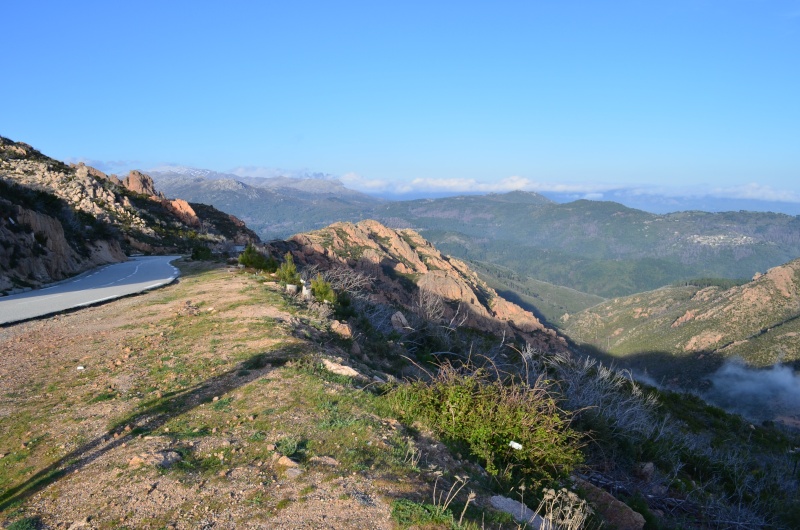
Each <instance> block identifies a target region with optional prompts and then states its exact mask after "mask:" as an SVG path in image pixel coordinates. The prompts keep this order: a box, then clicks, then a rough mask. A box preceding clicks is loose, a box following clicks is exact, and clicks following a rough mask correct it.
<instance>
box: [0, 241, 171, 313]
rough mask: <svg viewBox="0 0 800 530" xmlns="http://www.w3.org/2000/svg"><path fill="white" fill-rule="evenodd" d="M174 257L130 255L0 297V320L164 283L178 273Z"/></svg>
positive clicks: (75, 305)
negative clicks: (68, 276)
mask: <svg viewBox="0 0 800 530" xmlns="http://www.w3.org/2000/svg"><path fill="white" fill-rule="evenodd" d="M178 258H180V256H152V257H139V258H132V259H131V260H130V261H126V262H125V263H116V264H113V265H106V266H104V267H100V268H98V269H95V270H92V271H89V272H86V273H84V274H81V275H80V276H77V277H75V278H73V279H71V280H67V281H66V282H61V283H58V284H55V285H52V286H50V287H44V288H42V289H37V290H35V291H28V292H26V293H22V294H16V295H13V296H4V297H0V324H7V323H9V322H17V321H19V320H27V319H29V318H35V317H40V316H44V315H49V314H51V313H58V312H59V311H64V310H65V309H72V308H75V307H82V306H87V305H91V304H96V303H98V302H104V301H106V300H112V299H114V298H120V297H122V296H126V295H129V294H134V293H138V292H141V291H146V290H148V289H152V288H154V287H160V286H162V285H166V284H168V283H171V282H172V281H173V280H175V278H177V277H178V274H179V272H178V269H176V268H175V267H173V266H172V265H171V264H170V262H171V261H173V260H176V259H178Z"/></svg>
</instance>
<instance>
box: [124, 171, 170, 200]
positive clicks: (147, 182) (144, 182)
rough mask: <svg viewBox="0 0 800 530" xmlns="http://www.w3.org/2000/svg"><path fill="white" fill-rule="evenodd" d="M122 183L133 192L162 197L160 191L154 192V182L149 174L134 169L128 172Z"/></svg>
mask: <svg viewBox="0 0 800 530" xmlns="http://www.w3.org/2000/svg"><path fill="white" fill-rule="evenodd" d="M122 185H123V186H125V187H126V188H128V189H129V190H130V191H132V192H134V193H140V194H142V195H147V196H148V197H158V198H161V199H163V198H164V196H163V195H162V194H161V193H158V192H156V187H155V184H154V183H153V179H152V178H151V177H150V175H146V174H144V173H142V172H141V171H136V170H135V169H134V170H132V171H131V172H130V173H128V176H127V177H125V179H124V180H123V181H122Z"/></svg>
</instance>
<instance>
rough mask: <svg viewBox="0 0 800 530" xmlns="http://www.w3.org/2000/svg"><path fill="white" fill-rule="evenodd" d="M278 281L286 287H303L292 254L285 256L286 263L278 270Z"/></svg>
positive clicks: (288, 253)
mask: <svg viewBox="0 0 800 530" xmlns="http://www.w3.org/2000/svg"><path fill="white" fill-rule="evenodd" d="M278 280H280V282H281V283H282V284H285V285H297V286H300V285H301V280H300V273H298V272H297V266H296V265H295V264H294V258H293V257H292V253H291V252H287V253H286V256H284V262H283V263H281V266H280V268H279V269H278Z"/></svg>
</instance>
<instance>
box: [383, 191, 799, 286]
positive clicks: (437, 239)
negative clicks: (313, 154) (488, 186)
mask: <svg viewBox="0 0 800 530" xmlns="http://www.w3.org/2000/svg"><path fill="white" fill-rule="evenodd" d="M523 199H524V200H523ZM374 215H375V218H376V219H378V220H383V221H385V222H386V223H387V224H389V225H390V226H397V225H398V224H400V223H403V226H407V227H414V228H416V229H418V230H421V231H422V233H423V235H424V236H425V237H426V238H427V239H429V240H430V241H431V242H432V243H433V244H434V245H436V246H437V248H439V249H440V250H441V251H442V252H445V253H447V254H450V255H453V256H457V257H459V258H461V259H468V260H474V261H481V262H488V263H493V264H495V265H500V266H504V267H507V268H509V269H511V270H513V271H514V272H515V273H516V274H518V275H520V276H523V277H531V278H535V279H538V280H543V281H546V282H549V283H553V284H557V285H562V286H566V287H570V288H573V289H576V290H578V291H582V292H585V293H590V294H593V295H599V296H603V297H613V296H623V295H628V294H633V293H636V292H641V291H646V290H651V289H654V288H657V287H661V286H664V285H668V284H670V283H673V282H675V281H679V280H686V279H689V278H699V277H716V278H750V277H752V276H753V274H755V273H756V272H758V271H764V270H766V269H768V268H770V267H774V266H776V265H780V264H781V263H786V262H787V261H790V260H792V259H794V258H796V257H798V256H800V219H798V218H797V217H792V216H789V215H783V214H773V213H758V212H725V213H706V212H680V213H673V214H667V215H656V214H650V213H647V212H644V211H641V210H634V209H631V208H626V207H625V206H622V205H621V204H617V203H612V202H599V201H587V200H579V201H575V202H571V203H566V204H557V203H553V202H551V201H546V200H539V201H532V200H529V199H527V197H526V196H525V194H521V193H519V192H518V193H515V194H505V195H486V196H468V197H451V198H444V199H432V200H418V201H405V202H394V203H390V204H387V205H383V206H380V207H379V208H377V209H376V210H375V213H374Z"/></svg>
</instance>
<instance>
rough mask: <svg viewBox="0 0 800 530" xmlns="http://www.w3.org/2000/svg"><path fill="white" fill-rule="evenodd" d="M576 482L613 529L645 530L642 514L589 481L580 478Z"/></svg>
mask: <svg viewBox="0 0 800 530" xmlns="http://www.w3.org/2000/svg"><path fill="white" fill-rule="evenodd" d="M575 481H576V485H577V486H578V487H579V488H580V489H581V490H583V492H584V495H585V497H586V499H587V500H588V501H589V502H590V503H591V505H592V506H593V507H594V509H595V510H596V511H597V512H598V513H599V514H600V515H601V516H602V518H603V519H604V520H605V521H606V522H607V523H608V524H609V525H611V527H612V528H617V529H618V530H642V528H644V523H645V519H644V516H643V515H642V514H640V513H639V512H635V511H633V510H632V509H631V508H630V506H628V505H627V504H625V503H624V502H622V501H620V500H619V499H617V498H616V497H614V496H613V495H611V494H610V493H608V492H607V491H605V490H603V489H600V488H598V487H597V486H595V485H594V484H592V483H591V482H589V481H586V480H583V479H580V478H575Z"/></svg>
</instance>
